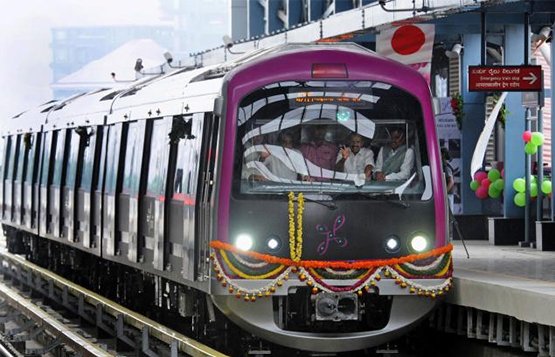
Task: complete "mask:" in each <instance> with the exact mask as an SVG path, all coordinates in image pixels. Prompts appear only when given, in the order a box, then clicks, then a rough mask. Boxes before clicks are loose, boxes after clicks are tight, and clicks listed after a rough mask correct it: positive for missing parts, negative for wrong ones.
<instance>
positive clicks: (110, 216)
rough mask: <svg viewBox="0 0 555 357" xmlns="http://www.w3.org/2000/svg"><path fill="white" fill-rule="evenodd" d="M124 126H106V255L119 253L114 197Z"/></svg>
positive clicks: (104, 200) (103, 217) (104, 221)
mask: <svg viewBox="0 0 555 357" xmlns="http://www.w3.org/2000/svg"><path fill="white" fill-rule="evenodd" d="M123 133H124V126H123V124H122V123H118V124H114V125H111V126H109V127H108V142H107V147H106V152H105V154H106V172H105V175H106V177H105V183H104V190H103V195H104V197H103V210H102V225H101V226H102V252H103V253H104V254H106V255H108V256H112V257H113V256H116V255H119V251H118V248H119V242H120V240H121V239H120V235H119V234H118V231H117V229H115V228H116V222H117V219H118V218H119V217H118V212H117V210H116V197H117V195H118V193H119V192H120V191H121V172H122V170H120V169H119V167H120V164H121V163H122V160H123V155H124V154H125V153H124V152H123V153H122V151H124V150H125V146H123V145H122V142H123V140H122V138H123Z"/></svg>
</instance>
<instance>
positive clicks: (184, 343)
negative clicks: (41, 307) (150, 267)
mask: <svg viewBox="0 0 555 357" xmlns="http://www.w3.org/2000/svg"><path fill="white" fill-rule="evenodd" d="M1 261H4V262H7V263H11V264H13V265H15V266H19V267H22V268H23V269H26V270H27V271H29V272H31V273H32V274H34V275H36V276H40V277H42V278H43V279H45V280H47V281H52V282H53V284H55V285H56V286H57V287H59V288H61V289H67V290H68V292H69V293H71V294H72V295H74V296H75V297H76V298H79V296H82V297H83V299H84V301H85V302H87V303H89V304H91V305H93V306H101V307H102V310H103V312H104V313H106V314H108V315H111V316H112V317H114V318H115V319H116V320H117V319H118V318H121V316H123V321H124V322H125V323H126V324H128V325H129V326H132V327H134V328H136V329H137V330H139V331H143V332H145V330H146V332H148V334H149V335H150V336H152V337H155V338H156V339H158V340H160V341H161V342H163V343H166V344H167V345H170V346H171V345H172V344H177V348H178V350H179V351H181V352H183V353H186V354H187V355H190V356H194V357H197V356H198V357H228V356H227V355H226V354H223V353H221V352H219V351H216V350H214V349H213V348H211V347H209V346H206V345H204V344H202V343H200V342H198V341H195V340H194V339H192V338H189V337H187V336H185V335H183V334H181V333H178V332H176V331H174V330H171V329H169V328H167V327H165V326H163V325H160V324H159V323H157V322H156V321H153V320H151V319H149V318H147V317H145V316H143V315H140V314H137V313H136V312H133V311H131V310H129V309H127V308H125V307H123V306H121V305H119V304H117V303H114V302H112V301H110V300H108V299H106V298H104V297H102V296H101V295H99V294H96V293H94V292H92V291H90V290H88V289H85V288H83V287H80V286H78V285H76V284H74V283H73V282H71V281H69V280H67V279H65V278H62V277H60V276H59V275H57V274H54V273H52V272H50V271H48V270H46V269H44V268H41V267H39V266H37V265H35V264H33V263H30V262H28V261H26V260H25V259H24V258H22V257H20V256H16V255H13V254H10V253H7V252H4V251H2V252H0V262H1ZM4 269H6V267H5V266H4ZM23 283H25V282H23Z"/></svg>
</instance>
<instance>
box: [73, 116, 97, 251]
mask: <svg viewBox="0 0 555 357" xmlns="http://www.w3.org/2000/svg"><path fill="white" fill-rule="evenodd" d="M102 129H103V128H102V127H100V126H99V127H96V128H94V129H93V128H86V129H85V128H84V129H82V130H86V132H85V135H84V136H83V140H81V142H80V145H79V158H81V165H79V167H78V170H77V182H76V187H77V195H76V198H75V209H76V221H75V226H76V230H75V231H76V233H75V234H76V240H77V241H78V242H80V243H81V245H82V246H83V247H84V248H85V249H87V250H88V249H91V248H92V249H94V250H96V251H97V254H99V253H100V252H99V249H100V244H99V242H100V209H101V208H102V206H101V200H102V185H100V184H99V183H101V182H102V176H101V173H102V172H103V171H104V170H102V167H103V165H101V164H100V161H101V160H102V162H104V160H103V158H104V156H101V155H100V154H101V151H102V147H103V145H102V143H103V140H102V137H103V130H102Z"/></svg>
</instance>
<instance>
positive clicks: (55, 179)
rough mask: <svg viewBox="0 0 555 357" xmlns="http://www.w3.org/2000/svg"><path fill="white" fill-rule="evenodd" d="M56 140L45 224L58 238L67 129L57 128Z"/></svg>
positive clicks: (61, 223) (59, 233)
mask: <svg viewBox="0 0 555 357" xmlns="http://www.w3.org/2000/svg"><path fill="white" fill-rule="evenodd" d="M54 135H55V136H56V142H55V143H54V145H53V146H52V147H53V149H52V154H53V156H54V162H53V167H52V171H53V172H52V182H50V185H49V186H48V195H49V197H48V198H49V210H48V218H49V220H48V221H47V226H48V227H49V231H50V233H51V234H52V236H53V238H60V237H61V236H62V231H61V227H62V226H63V222H62V221H63V214H62V205H63V201H62V199H63V195H62V188H63V187H64V181H65V173H66V171H67V170H66V164H65V163H66V154H65V153H66V151H67V150H66V138H67V140H68V141H69V139H70V138H71V137H70V135H68V131H67V130H58V131H55V132H54Z"/></svg>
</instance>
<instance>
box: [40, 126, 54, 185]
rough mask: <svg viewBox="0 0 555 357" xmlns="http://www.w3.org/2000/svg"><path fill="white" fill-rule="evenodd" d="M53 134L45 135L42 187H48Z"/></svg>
mask: <svg viewBox="0 0 555 357" xmlns="http://www.w3.org/2000/svg"><path fill="white" fill-rule="evenodd" d="M52 137H53V135H52V132H46V133H44V146H43V150H42V165H41V176H40V184H41V186H47V185H48V179H49V177H48V176H49V172H50V161H51V160H50V152H51V151H52V139H53V138H52Z"/></svg>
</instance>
